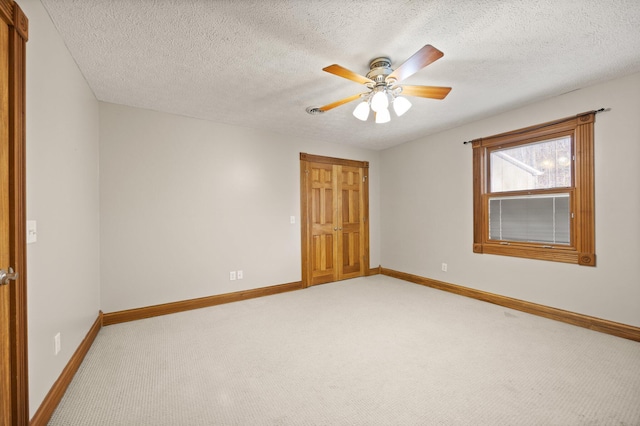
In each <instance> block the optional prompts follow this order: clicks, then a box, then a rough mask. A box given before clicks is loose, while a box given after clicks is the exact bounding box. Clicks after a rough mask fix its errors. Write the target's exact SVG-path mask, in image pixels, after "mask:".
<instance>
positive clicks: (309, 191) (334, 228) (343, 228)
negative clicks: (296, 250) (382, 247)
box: [300, 154, 369, 286]
mask: <svg viewBox="0 0 640 426" xmlns="http://www.w3.org/2000/svg"><path fill="white" fill-rule="evenodd" d="M300 158H301V163H300V164H301V168H300V170H301V182H300V183H301V200H302V275H303V283H304V285H306V286H309V285H316V284H322V283H327V282H332V281H338V280H343V279H348V278H355V277H359V276H363V275H365V273H366V270H367V268H366V263H367V259H368V254H369V253H368V252H369V247H368V240H369V238H368V226H367V222H366V216H367V214H368V197H367V188H368V186H367V185H368V184H367V181H366V180H367V171H368V163H366V162H360V161H353V160H342V159H337V158H330V157H318V156H311V155H309V154H301V155H300ZM312 160H313V161H312Z"/></svg>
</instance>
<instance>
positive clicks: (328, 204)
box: [308, 163, 338, 284]
mask: <svg viewBox="0 0 640 426" xmlns="http://www.w3.org/2000/svg"><path fill="white" fill-rule="evenodd" d="M308 171H309V177H308V179H309V186H310V198H311V206H310V215H309V218H308V220H309V222H310V228H311V236H310V239H311V262H310V263H311V264H310V267H311V281H312V284H322V283H326V282H330V281H335V279H336V276H337V272H338V270H337V268H336V266H337V265H336V263H335V260H336V237H337V229H338V217H337V209H336V203H335V199H336V193H337V179H336V175H335V171H334V166H332V165H331V164H321V163H309V165H308Z"/></svg>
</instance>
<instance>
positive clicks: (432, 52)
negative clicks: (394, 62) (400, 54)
mask: <svg viewBox="0 0 640 426" xmlns="http://www.w3.org/2000/svg"><path fill="white" fill-rule="evenodd" d="M442 56H444V53H442V52H441V51H439V50H438V49H436V48H435V47H433V46H431V45H430V44H427V45H425V46H424V47H423V48H422V49H420V50H418V51H417V52H416V53H414V54H413V56H412V57H410V58H409V59H407V60H406V61H404V63H403V64H402V65H400V66H399V67H398V68H396V70H395V71H394V72H392V73H391V74H389V76H388V77H387V79H392V78H393V79H395V80H396V81H402V80H404V79H405V78H407V77H410V76H412V75H413V74H415V73H416V72H418V71H420V70H421V69H422V68H424V67H426V66H427V65H429V64H430V63H432V62H435V61H437V60H438V59H440V58H442Z"/></svg>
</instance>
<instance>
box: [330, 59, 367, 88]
mask: <svg viewBox="0 0 640 426" xmlns="http://www.w3.org/2000/svg"><path fill="white" fill-rule="evenodd" d="M322 71H326V72H328V73H331V74H335V75H337V76H338V77H342V78H346V79H347V80H351V81H355V82H356V83H361V84H366V83H373V82H374V81H373V80H371V79H370V78H367V77H365V76H363V75H360V74H356V73H355V72H353V71H351V70H348V69H346V68H344V67H341V66H340V65H338V64H333V65H329V66H328V67H325V68H322Z"/></svg>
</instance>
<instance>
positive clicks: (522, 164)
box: [489, 136, 571, 192]
mask: <svg viewBox="0 0 640 426" xmlns="http://www.w3.org/2000/svg"><path fill="white" fill-rule="evenodd" d="M489 167H490V173H491V191H490V192H505V191H520V190H527V189H548V188H568V187H570V186H571V137H570V136H565V137H562V138H558V139H550V140H546V141H542V142H536V143H531V144H527V145H520V146H516V147H514V148H506V149H500V150H495V151H492V152H491V155H490V157H489Z"/></svg>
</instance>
